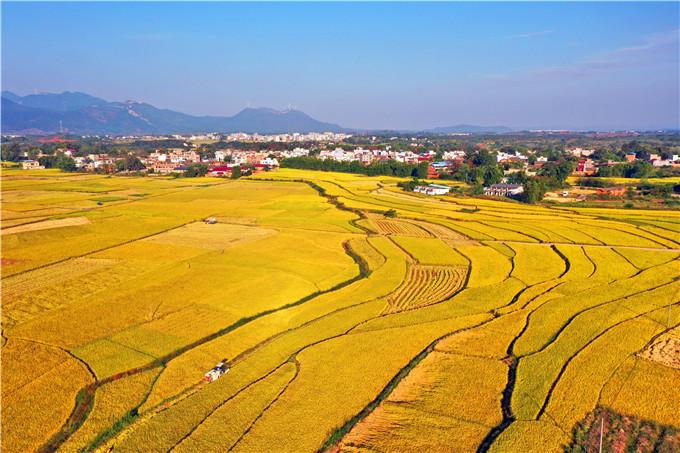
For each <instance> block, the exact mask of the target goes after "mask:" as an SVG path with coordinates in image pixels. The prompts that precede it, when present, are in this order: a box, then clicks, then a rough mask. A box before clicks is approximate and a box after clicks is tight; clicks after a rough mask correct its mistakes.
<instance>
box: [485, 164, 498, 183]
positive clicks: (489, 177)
mask: <svg viewBox="0 0 680 453" xmlns="http://www.w3.org/2000/svg"><path fill="white" fill-rule="evenodd" d="M501 179H503V172H502V171H501V169H500V168H499V167H498V165H489V166H487V167H484V185H485V186H487V187H488V186H490V185H491V184H498V183H499V182H501Z"/></svg>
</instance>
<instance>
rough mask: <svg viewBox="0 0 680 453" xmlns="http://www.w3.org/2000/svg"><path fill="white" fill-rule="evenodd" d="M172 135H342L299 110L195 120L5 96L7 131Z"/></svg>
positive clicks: (113, 105) (73, 96)
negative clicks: (242, 133)
mask: <svg viewBox="0 0 680 453" xmlns="http://www.w3.org/2000/svg"><path fill="white" fill-rule="evenodd" d="M61 128H63V130H64V131H66V132H70V133H73V134H113V135H132V134H170V133H195V132H225V133H227V132H246V133H256V132H257V133H261V134H272V133H290V132H301V133H305V132H341V131H343V130H344V129H343V128H342V127H340V126H338V125H336V124H331V123H324V122H321V121H318V120H316V119H314V118H312V117H310V116H309V115H307V114H306V113H304V112H300V111H297V110H284V111H278V110H274V109H268V108H246V109H244V110H242V111H241V112H239V113H237V114H236V115H234V116H194V115H188V114H185V113H181V112H176V111H173V110H168V109H159V108H156V107H154V106H153V105H150V104H146V103H143V102H135V101H126V102H108V101H105V100H103V99H99V98H96V97H93V96H90V95H87V94H84V93H77V92H64V93H61V94H52V93H47V94H37V95H29V96H24V97H21V96H17V95H15V94H13V93H11V92H8V91H3V93H2V131H3V133H14V134H48V133H53V132H58V131H59V130H60V129H61Z"/></svg>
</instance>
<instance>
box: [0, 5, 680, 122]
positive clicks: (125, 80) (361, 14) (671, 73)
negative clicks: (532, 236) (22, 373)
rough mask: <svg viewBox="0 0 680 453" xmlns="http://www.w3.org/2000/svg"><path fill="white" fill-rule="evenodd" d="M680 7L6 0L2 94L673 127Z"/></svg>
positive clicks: (351, 115)
mask: <svg viewBox="0 0 680 453" xmlns="http://www.w3.org/2000/svg"><path fill="white" fill-rule="evenodd" d="M679 8H680V6H679V4H678V3H677V2H673V3H670V2H669V3H426V4H423V3H420V4H414V3H8V2H2V88H3V89H8V90H12V91H15V92H16V93H18V94H29V93H33V92H35V91H37V92H42V91H49V92H60V91H63V90H71V91H83V92H86V93H89V94H93V95H95V96H99V97H102V98H105V99H107V100H126V99H134V100H140V101H145V102H149V103H151V104H153V105H155V106H157V107H163V108H170V109H173V110H179V111H183V112H187V113H193V114H211V115H231V114H234V113H236V112H237V111H239V110H240V109H242V108H243V107H246V106H247V105H250V106H267V107H274V108H286V107H287V106H288V105H292V106H294V107H296V108H297V109H300V110H303V111H305V112H307V113H309V114H310V115H312V116H314V117H316V118H318V119H321V120H324V121H330V122H335V123H339V124H341V125H343V126H347V127H362V128H426V127H434V126H446V125H453V124H460V123H468V124H482V125H505V126H510V127H518V128H598V129H612V128H614V129H622V128H660V127H676V128H677V127H680V125H679V122H680V120H679V116H680V114H679V112H678V109H679V107H678V103H679V100H678V99H679V95H680V94H679V84H680V80H679V74H678V53H679V51H678V28H679V27H680V25H679V23H678V22H679V17H680V9H679Z"/></svg>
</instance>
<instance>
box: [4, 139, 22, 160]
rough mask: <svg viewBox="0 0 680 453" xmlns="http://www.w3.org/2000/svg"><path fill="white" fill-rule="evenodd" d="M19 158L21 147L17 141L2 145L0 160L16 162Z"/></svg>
mask: <svg viewBox="0 0 680 453" xmlns="http://www.w3.org/2000/svg"><path fill="white" fill-rule="evenodd" d="M20 159H21V147H20V146H19V144H18V143H10V144H3V145H2V160H3V161H5V162H17V161H19V160H20Z"/></svg>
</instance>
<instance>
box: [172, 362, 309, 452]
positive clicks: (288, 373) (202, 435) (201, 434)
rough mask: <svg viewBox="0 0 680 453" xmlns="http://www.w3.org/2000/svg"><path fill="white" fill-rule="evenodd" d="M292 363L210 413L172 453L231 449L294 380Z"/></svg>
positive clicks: (295, 372)
mask: <svg viewBox="0 0 680 453" xmlns="http://www.w3.org/2000/svg"><path fill="white" fill-rule="evenodd" d="M296 374H297V369H296V366H295V364H294V363H292V362H287V363H285V364H284V365H282V366H281V367H280V368H278V369H277V370H276V371H274V372H273V373H272V374H271V375H269V376H267V377H266V378H264V379H263V380H261V381H259V382H256V383H254V384H253V385H252V386H251V387H248V388H247V389H245V390H244V391H243V392H241V393H239V394H238V395H236V396H235V397H234V398H233V399H231V400H229V401H227V402H225V403H224V405H222V406H220V407H219V408H218V409H217V410H215V412H213V413H212V414H211V415H210V416H209V417H208V418H207V419H205V421H203V423H201V424H200V425H199V426H198V428H197V429H196V431H194V432H193V433H192V434H191V435H190V436H189V437H187V438H186V439H184V440H183V441H182V442H180V443H179V444H177V445H176V446H175V448H174V449H173V451H175V452H178V453H181V452H197V451H205V452H207V451H226V450H228V449H229V448H231V447H232V446H233V445H234V444H235V443H236V442H238V440H239V438H240V437H241V436H242V435H243V434H244V433H245V431H246V430H247V429H248V427H250V426H251V425H252V424H253V423H255V421H256V419H257V417H258V416H259V415H260V414H261V413H262V412H263V411H265V410H266V408H267V406H268V405H269V404H271V403H272V402H273V401H274V400H275V399H276V397H277V396H278V395H279V394H280V393H281V392H282V391H283V390H284V389H285V387H286V385H287V384H288V383H289V382H290V381H291V380H292V379H294V378H295V375H296Z"/></svg>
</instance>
